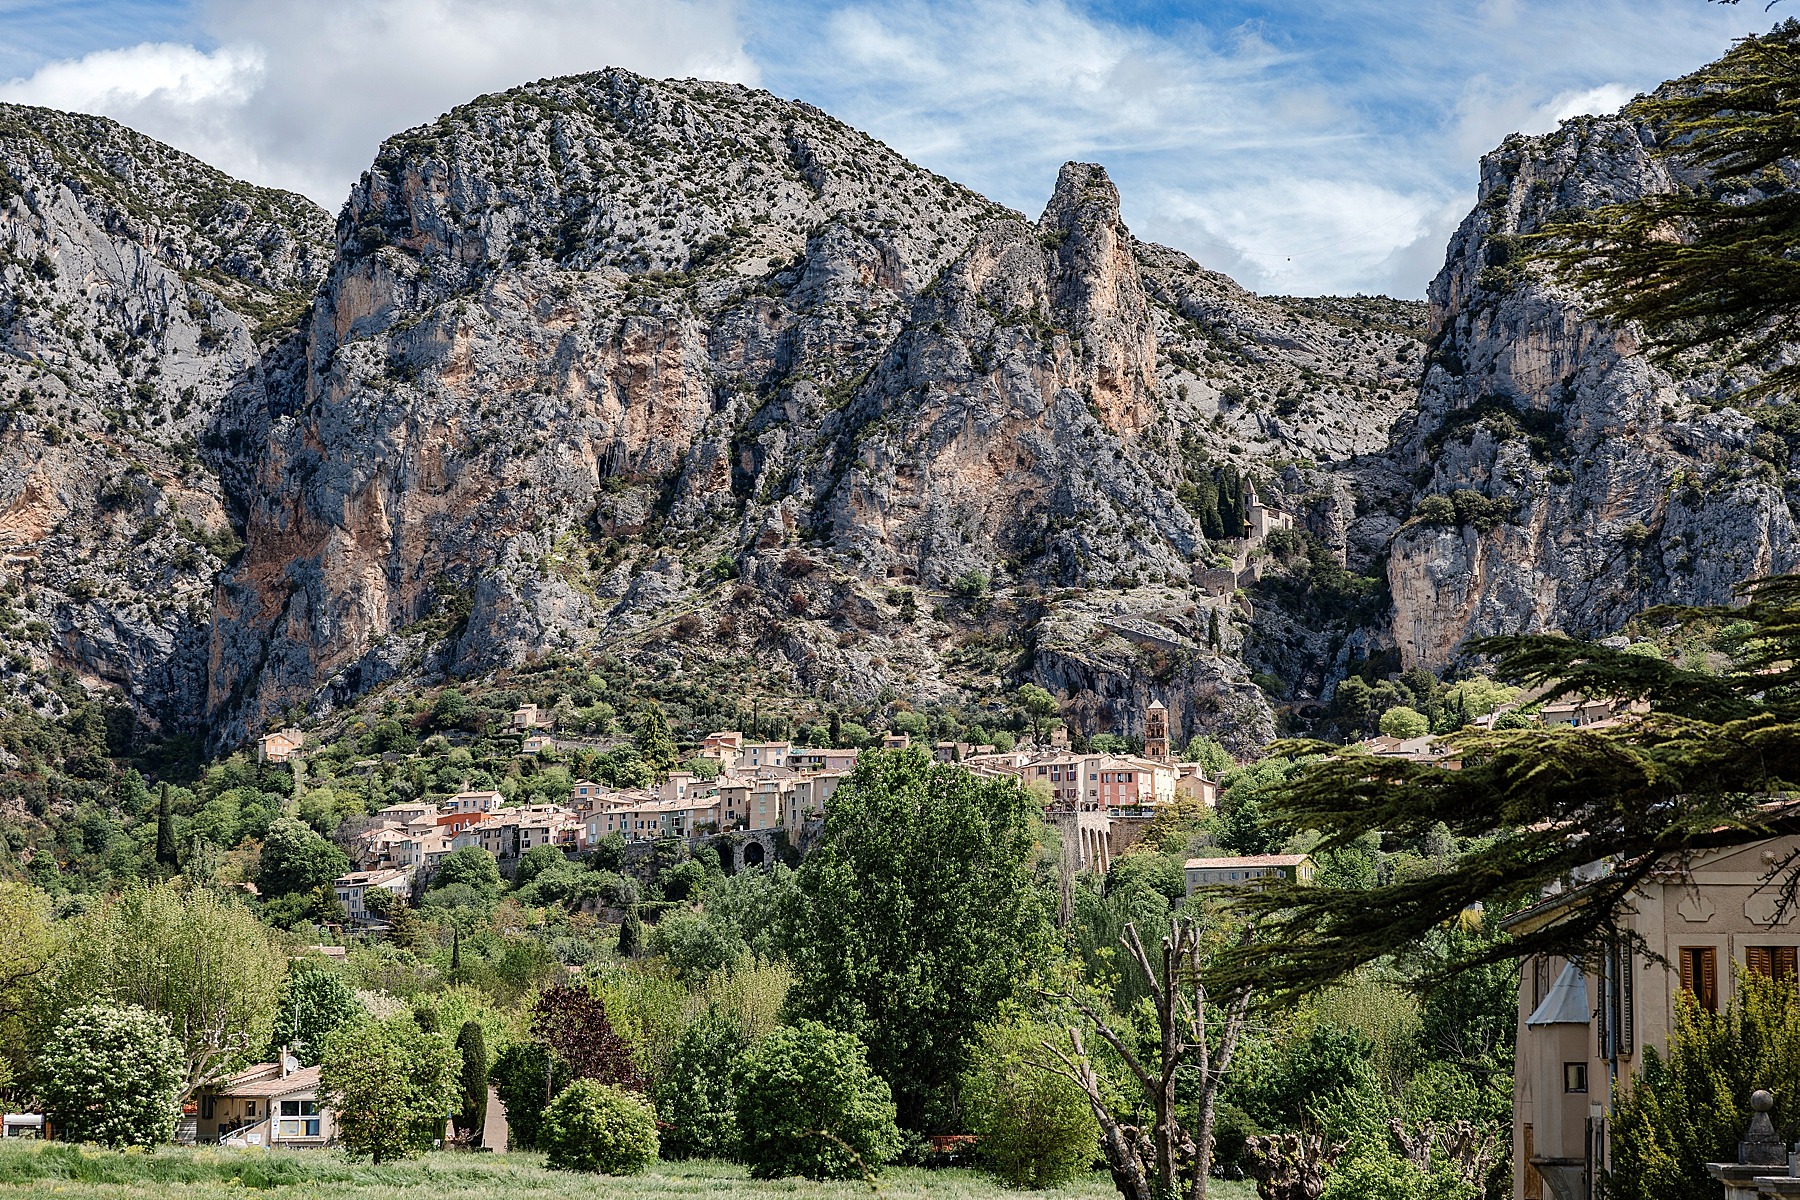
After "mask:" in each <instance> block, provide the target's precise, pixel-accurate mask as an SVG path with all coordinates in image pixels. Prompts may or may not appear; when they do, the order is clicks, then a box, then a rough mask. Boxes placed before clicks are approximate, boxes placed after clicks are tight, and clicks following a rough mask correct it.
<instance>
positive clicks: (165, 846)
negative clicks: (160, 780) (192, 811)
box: [156, 783, 181, 871]
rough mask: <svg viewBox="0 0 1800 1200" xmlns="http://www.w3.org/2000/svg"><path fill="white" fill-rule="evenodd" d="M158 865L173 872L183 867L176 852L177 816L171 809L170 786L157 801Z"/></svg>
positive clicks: (163, 786) (163, 790)
mask: <svg viewBox="0 0 1800 1200" xmlns="http://www.w3.org/2000/svg"><path fill="white" fill-rule="evenodd" d="M156 865H157V866H159V867H167V868H168V869H169V870H171V871H173V870H175V869H176V868H178V867H179V866H180V865H181V862H180V859H179V858H178V857H177V855H176V852H175V814H174V813H173V812H172V811H171V810H170V808H169V785H168V784H166V783H165V784H163V785H162V792H161V793H160V794H159V795H158V796H157V800H156Z"/></svg>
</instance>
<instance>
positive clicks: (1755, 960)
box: [1744, 946, 1775, 976]
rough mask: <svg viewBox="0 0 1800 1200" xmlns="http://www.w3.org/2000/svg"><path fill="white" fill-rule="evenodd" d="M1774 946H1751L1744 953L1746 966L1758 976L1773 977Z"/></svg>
mask: <svg viewBox="0 0 1800 1200" xmlns="http://www.w3.org/2000/svg"><path fill="white" fill-rule="evenodd" d="M1774 949H1775V948H1774V947H1773V946H1750V947H1748V948H1747V949H1745V951H1744V966H1745V967H1747V968H1749V970H1750V971H1751V972H1752V973H1753V974H1756V975H1763V976H1773V975H1774V974H1775V961H1774V959H1775V954H1774Z"/></svg>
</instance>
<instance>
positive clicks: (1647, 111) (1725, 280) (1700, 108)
mask: <svg viewBox="0 0 1800 1200" xmlns="http://www.w3.org/2000/svg"><path fill="white" fill-rule="evenodd" d="M1628 111H1629V112H1630V113H1632V114H1635V115H1637V116H1640V117H1643V118H1645V119H1647V120H1648V122H1649V123H1650V125H1651V128H1652V129H1653V130H1655V131H1656V136H1657V142H1656V146H1655V150H1654V153H1656V154H1657V155H1658V156H1660V157H1664V158H1668V159H1671V160H1673V161H1674V162H1675V163H1676V164H1677V165H1678V166H1679V167H1682V168H1692V167H1699V168H1702V169H1704V170H1706V171H1708V172H1710V174H1711V180H1710V182H1709V183H1708V184H1707V185H1704V186H1699V187H1682V188H1679V189H1677V190H1675V191H1673V192H1668V193H1664V194H1661V195H1653V196H1644V197H1641V198H1639V199H1636V200H1631V201H1627V202H1624V203H1620V204H1610V205H1607V206H1605V207H1603V208H1599V209H1596V210H1594V211H1592V212H1585V213H1580V214H1579V215H1576V216H1573V217H1570V218H1567V219H1564V220H1561V221H1558V222H1557V223H1554V224H1551V225H1548V226H1547V227H1546V228H1545V229H1543V230H1542V231H1540V232H1539V233H1537V234H1535V235H1533V238H1532V240H1533V241H1534V242H1537V243H1539V245H1540V247H1541V248H1540V250H1539V251H1538V257H1539V258H1540V259H1542V260H1544V261H1546V262H1548V263H1549V264H1550V266H1551V268H1552V269H1553V271H1554V272H1555V273H1556V274H1557V275H1559V276H1560V277H1561V278H1562V279H1563V280H1564V281H1566V282H1571V283H1574V284H1577V285H1579V286H1581V287H1583V288H1584V289H1586V290H1587V293H1588V294H1589V295H1592V296H1595V297H1597V298H1598V303H1597V304H1596V305H1595V307H1594V310H1593V311H1594V312H1595V313H1596V314H1597V315H1599V316H1602V317H1607V318H1610V319H1612V320H1615V321H1636V322H1638V323H1639V324H1640V326H1641V328H1642V329H1643V331H1644V333H1645V336H1646V339H1647V344H1648V346H1649V347H1650V348H1651V350H1652V352H1653V354H1654V356H1655V357H1657V358H1658V359H1660V360H1662V361H1664V362H1668V361H1670V360H1672V359H1674V358H1676V357H1677V356H1679V355H1681V354H1682V353H1683V352H1684V351H1689V350H1698V349H1704V350H1706V351H1707V352H1708V353H1709V355H1710V356H1711V357H1712V358H1713V359H1714V360H1715V361H1719V360H1723V362H1724V363H1725V364H1726V365H1733V366H1736V365H1748V366H1751V367H1758V368H1767V367H1769V366H1771V365H1772V364H1773V365H1774V369H1772V370H1768V371H1767V373H1766V374H1764V375H1763V377H1762V380H1761V382H1760V384H1758V385H1757V386H1756V387H1753V388H1750V389H1748V390H1747V391H1746V392H1744V393H1742V394H1743V395H1745V396H1766V395H1771V394H1773V393H1776V392H1781V391H1791V390H1792V389H1793V388H1794V386H1795V385H1796V384H1800V363H1795V362H1792V361H1789V362H1787V363H1786V365H1780V363H1781V352H1782V350H1783V347H1785V346H1789V345H1791V344H1793V343H1794V342H1795V341H1800V189H1796V188H1795V187H1794V181H1793V179H1792V178H1791V175H1789V174H1786V173H1784V168H1783V167H1782V164H1783V163H1784V162H1788V163H1791V162H1793V161H1794V160H1795V159H1796V158H1800V117H1797V116H1796V114H1800V20H1795V19H1793V18H1789V19H1788V20H1787V21H1784V22H1783V23H1781V24H1780V25H1778V26H1776V27H1775V28H1774V29H1773V30H1771V31H1770V32H1769V33H1767V34H1765V35H1764V36H1762V37H1751V38H1746V39H1744V40H1743V41H1741V42H1739V43H1738V44H1737V45H1736V46H1735V47H1733V48H1732V50H1731V51H1730V52H1728V53H1727V54H1726V55H1725V56H1724V57H1723V58H1721V59H1720V60H1719V61H1718V62H1715V63H1713V64H1711V65H1709V66H1707V67H1704V68H1702V69H1701V70H1699V71H1697V72H1695V73H1694V74H1692V75H1690V76H1688V77H1687V78H1686V79H1684V80H1682V81H1680V86H1678V87H1674V88H1669V89H1666V90H1665V91H1663V92H1661V93H1659V94H1657V95H1655V96H1653V97H1650V98H1648V99H1641V100H1638V101H1636V102H1635V103H1633V104H1632V106H1631V108H1630V109H1629V110H1628Z"/></svg>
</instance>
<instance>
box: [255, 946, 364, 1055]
mask: <svg viewBox="0 0 1800 1200" xmlns="http://www.w3.org/2000/svg"><path fill="white" fill-rule="evenodd" d="M368 1016H369V1012H368V1010H367V1009H366V1008H364V1007H363V1002H362V1001H361V1000H358V999H357V998H356V991H355V989H353V988H352V987H351V986H350V985H349V984H347V983H345V982H344V979H343V977H342V976H341V975H339V974H338V973H337V972H336V971H335V970H333V969H332V968H331V967H329V966H327V965H325V964H324V963H322V962H320V961H318V960H316V959H314V960H310V961H309V960H307V959H300V960H298V961H296V962H295V963H294V964H293V966H292V967H291V968H290V969H289V970H288V975H287V980H286V981H285V983H284V984H283V986H282V989H281V1007H280V1008H279V1009H278V1010H277V1011H276V1014H275V1032H274V1035H273V1040H272V1041H271V1043H270V1046H269V1051H270V1057H271V1058H273V1057H274V1055H275V1054H276V1053H278V1052H279V1051H281V1050H282V1049H284V1048H285V1049H287V1050H288V1051H290V1052H291V1053H292V1054H293V1055H294V1057H295V1058H297V1059H299V1060H300V1063H301V1065H302V1066H308V1067H316V1066H318V1065H319V1058H320V1056H321V1055H323V1054H324V1053H325V1039H326V1038H328V1037H330V1036H331V1035H332V1034H333V1033H336V1032H337V1031H338V1029H340V1028H342V1027H343V1026H345V1025H354V1024H356V1023H357V1022H359V1021H365V1020H367V1019H368Z"/></svg>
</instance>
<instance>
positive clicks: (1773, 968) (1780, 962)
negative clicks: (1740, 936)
mask: <svg viewBox="0 0 1800 1200" xmlns="http://www.w3.org/2000/svg"><path fill="white" fill-rule="evenodd" d="M1797 955H1800V947H1795V946H1751V947H1750V948H1749V949H1747V950H1745V951H1744V965H1745V966H1747V967H1749V968H1750V969H1751V970H1752V971H1754V972H1756V973H1757V974H1758V975H1762V976H1766V977H1767V978H1769V979H1785V980H1788V981H1789V982H1792V981H1793V980H1794V979H1795V977H1796V976H1797V975H1800V971H1796V969H1795V968H1796V966H1797V965H1800V964H1797V963H1796V956H1797Z"/></svg>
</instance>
